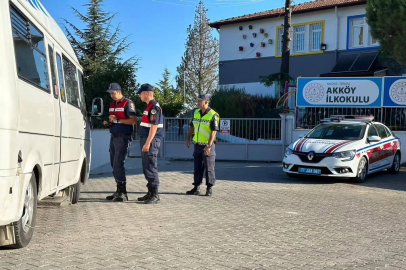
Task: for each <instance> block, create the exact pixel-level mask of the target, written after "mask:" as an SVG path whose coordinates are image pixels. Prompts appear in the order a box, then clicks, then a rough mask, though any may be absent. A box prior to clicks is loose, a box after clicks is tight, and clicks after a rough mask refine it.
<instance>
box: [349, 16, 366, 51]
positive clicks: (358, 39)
mask: <svg viewBox="0 0 406 270" xmlns="http://www.w3.org/2000/svg"><path fill="white" fill-rule="evenodd" d="M351 35H352V42H351V45H352V47H354V48H356V47H363V46H364V19H363V18H362V19H353V20H352V21H351Z"/></svg>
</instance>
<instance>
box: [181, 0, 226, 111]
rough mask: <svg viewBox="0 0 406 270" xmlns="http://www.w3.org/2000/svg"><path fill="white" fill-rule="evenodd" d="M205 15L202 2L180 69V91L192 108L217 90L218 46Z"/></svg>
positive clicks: (190, 32) (190, 28) (197, 10)
mask: <svg viewBox="0 0 406 270" xmlns="http://www.w3.org/2000/svg"><path fill="white" fill-rule="evenodd" d="M206 14H207V9H206V8H205V7H204V4H203V2H202V1H200V2H199V5H198V7H197V9H196V13H195V19H194V24H193V26H191V25H190V26H189V27H188V29H187V33H188V37H187V41H186V50H185V53H184V56H183V57H182V61H181V64H180V65H179V67H178V68H177V72H178V75H177V76H176V82H177V89H179V91H180V92H181V93H183V92H185V93H186V96H185V99H186V103H187V105H188V107H189V108H191V107H195V104H196V100H197V96H198V95H199V94H212V93H214V91H215V90H216V89H217V86H218V61H219V43H218V40H217V39H216V38H214V37H213V35H212V32H211V31H212V29H211V28H210V26H209V20H208V18H207V16H206Z"/></svg>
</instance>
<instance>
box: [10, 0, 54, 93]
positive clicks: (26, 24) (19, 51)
mask: <svg viewBox="0 0 406 270" xmlns="http://www.w3.org/2000/svg"><path fill="white" fill-rule="evenodd" d="M10 16H11V25H12V31H13V40H14V52H15V58H16V65H17V73H18V77H19V78H20V79H22V80H24V81H26V82H28V83H30V84H32V85H35V86H37V87H39V88H41V89H43V90H45V91H47V92H50V86H49V78H48V67H47V55H46V51H45V43H44V35H43V34H42V33H41V32H40V31H39V30H38V29H37V28H36V27H35V26H34V25H33V24H32V22H31V21H29V20H28V19H27V18H25V17H24V16H23V15H22V14H21V13H20V12H18V11H17V9H15V8H14V7H13V6H11V7H10Z"/></svg>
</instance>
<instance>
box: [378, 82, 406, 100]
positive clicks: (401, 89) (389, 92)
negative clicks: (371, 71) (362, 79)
mask: <svg viewBox="0 0 406 270" xmlns="http://www.w3.org/2000/svg"><path fill="white" fill-rule="evenodd" d="M383 106H384V107H406V77H384V97H383Z"/></svg>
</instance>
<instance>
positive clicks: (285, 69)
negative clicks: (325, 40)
mask: <svg viewBox="0 0 406 270" xmlns="http://www.w3.org/2000/svg"><path fill="white" fill-rule="evenodd" d="M292 1H293V0H285V19H284V21H283V36H282V63H281V78H285V79H286V80H288V78H289V60H290V59H289V58H290V41H291V40H292V39H291V37H290V27H291V23H292ZM284 88H285V82H282V81H281V82H280V85H279V89H280V91H279V94H280V96H282V95H283V94H284V90H285V89H284Z"/></svg>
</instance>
